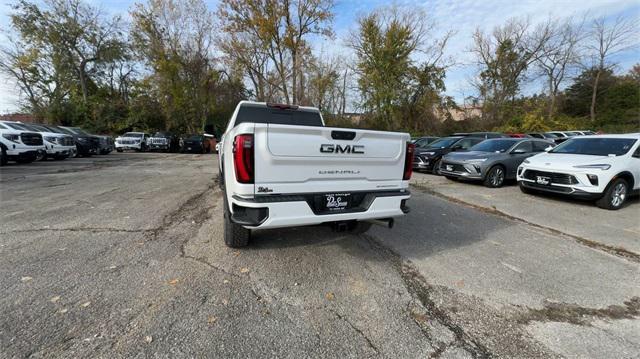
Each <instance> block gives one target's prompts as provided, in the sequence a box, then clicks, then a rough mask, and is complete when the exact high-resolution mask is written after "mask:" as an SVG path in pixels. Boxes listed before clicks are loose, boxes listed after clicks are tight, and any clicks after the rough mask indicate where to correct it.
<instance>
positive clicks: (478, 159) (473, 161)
mask: <svg viewBox="0 0 640 359" xmlns="http://www.w3.org/2000/svg"><path fill="white" fill-rule="evenodd" d="M486 160H487V159H486V158H474V159H471V160H467V161H466V162H468V163H482V162H484V161H486Z"/></svg>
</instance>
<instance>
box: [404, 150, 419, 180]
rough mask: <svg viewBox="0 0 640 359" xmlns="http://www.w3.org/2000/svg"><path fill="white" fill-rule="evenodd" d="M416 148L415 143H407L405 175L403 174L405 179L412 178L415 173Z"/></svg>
mask: <svg viewBox="0 0 640 359" xmlns="http://www.w3.org/2000/svg"><path fill="white" fill-rule="evenodd" d="M415 150H416V146H415V145H414V144H413V143H407V152H406V153H405V155H404V175H403V176H402V180H403V181H408V180H410V179H411V174H412V173H413V153H414V152H415Z"/></svg>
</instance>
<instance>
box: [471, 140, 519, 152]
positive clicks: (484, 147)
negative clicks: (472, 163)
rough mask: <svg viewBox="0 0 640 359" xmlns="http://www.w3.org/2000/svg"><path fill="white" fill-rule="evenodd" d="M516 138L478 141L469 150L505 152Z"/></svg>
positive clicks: (513, 143) (514, 142)
mask: <svg viewBox="0 0 640 359" xmlns="http://www.w3.org/2000/svg"><path fill="white" fill-rule="evenodd" d="M516 142H518V140H498V139H495V140H487V141H482V142H480V143H478V144H477V145H475V146H473V147H472V148H471V151H480V152H505V151H506V150H508V149H509V148H511V146H513V145H515V144H516Z"/></svg>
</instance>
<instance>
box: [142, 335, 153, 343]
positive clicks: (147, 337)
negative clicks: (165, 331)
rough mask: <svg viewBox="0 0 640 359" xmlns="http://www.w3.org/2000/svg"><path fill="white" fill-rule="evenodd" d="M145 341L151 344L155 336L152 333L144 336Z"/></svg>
mask: <svg viewBox="0 0 640 359" xmlns="http://www.w3.org/2000/svg"><path fill="white" fill-rule="evenodd" d="M144 341H145V342H146V343H147V344H149V343H151V342H152V341H153V337H152V336H151V335H147V336H145V337H144Z"/></svg>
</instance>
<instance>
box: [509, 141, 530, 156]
mask: <svg viewBox="0 0 640 359" xmlns="http://www.w3.org/2000/svg"><path fill="white" fill-rule="evenodd" d="M513 150H514V151H516V150H518V151H522V150H524V153H529V152H533V146H532V145H531V141H524V142H522V143H521V144H519V145H517V146H516V148H514V149H513Z"/></svg>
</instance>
